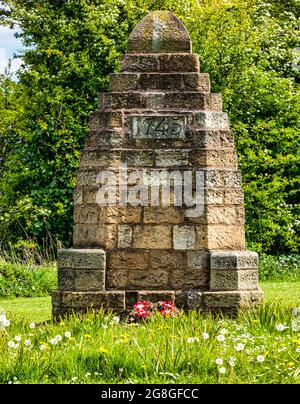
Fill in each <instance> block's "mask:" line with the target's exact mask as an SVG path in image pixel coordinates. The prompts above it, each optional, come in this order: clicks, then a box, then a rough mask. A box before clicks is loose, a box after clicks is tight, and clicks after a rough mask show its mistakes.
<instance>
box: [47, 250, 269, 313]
mask: <svg viewBox="0 0 300 404" xmlns="http://www.w3.org/2000/svg"><path fill="white" fill-rule="evenodd" d="M257 265H258V257H257V254H256V253H253V252H251V251H213V252H210V262H209V266H210V284H207V285H206V288H205V287H204V288H203V289H201V290H197V289H193V290H126V289H125V290H106V289H105V281H106V253H105V251H104V250H101V249H72V248H71V249H68V250H60V251H59V254H58V290H57V291H56V292H55V293H54V294H53V297H52V305H53V317H54V318H59V317H60V316H63V315H66V314H71V313H74V312H78V313H84V312H86V311H87V310H88V309H94V310H96V311H97V310H100V309H104V310H105V311H109V310H113V311H114V312H115V313H116V314H118V315H121V316H123V315H126V314H129V313H130V312H131V311H132V310H133V305H134V304H135V303H136V302H137V301H150V302H152V303H157V302H159V301H171V302H172V303H174V304H175V306H176V307H177V308H179V309H183V310H193V309H195V310H199V311H204V312H205V311H212V312H219V311H221V312H224V313H227V312H228V313H229V312H230V313H232V312H236V311H238V310H239V309H240V308H243V307H248V306H253V305H257V304H259V303H261V302H262V299H263V293H262V291H261V290H260V288H259V287H258V272H257Z"/></svg>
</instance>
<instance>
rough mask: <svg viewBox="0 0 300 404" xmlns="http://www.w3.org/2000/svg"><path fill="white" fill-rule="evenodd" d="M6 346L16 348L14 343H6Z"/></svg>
mask: <svg viewBox="0 0 300 404" xmlns="http://www.w3.org/2000/svg"><path fill="white" fill-rule="evenodd" d="M7 345H8V347H9V348H14V347H15V346H16V344H15V342H14V341H8V344H7Z"/></svg>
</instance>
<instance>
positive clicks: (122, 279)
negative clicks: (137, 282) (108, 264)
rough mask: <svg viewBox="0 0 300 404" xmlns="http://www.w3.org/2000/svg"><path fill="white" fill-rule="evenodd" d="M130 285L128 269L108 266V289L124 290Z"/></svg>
mask: <svg viewBox="0 0 300 404" xmlns="http://www.w3.org/2000/svg"><path fill="white" fill-rule="evenodd" d="M127 285H128V270H127V269H119V268H108V269H107V272H106V289H107V290H110V289H111V290H124V289H126V288H127Z"/></svg>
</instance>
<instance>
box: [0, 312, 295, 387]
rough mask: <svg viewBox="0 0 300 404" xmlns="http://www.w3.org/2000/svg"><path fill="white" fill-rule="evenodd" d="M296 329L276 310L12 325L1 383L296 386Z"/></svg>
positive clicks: (2, 341)
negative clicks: (235, 314)
mask: <svg viewBox="0 0 300 404" xmlns="http://www.w3.org/2000/svg"><path fill="white" fill-rule="evenodd" d="M299 329H300V317H299V314H297V313H294V315H292V313H291V311H290V310H288V309H286V308H284V307H281V306H280V305H276V306H274V305H271V306H262V307H260V308H259V309H258V310H254V309H252V310H250V311H245V312H242V313H240V315H239V316H238V317H237V318H236V319H229V318H223V317H222V316H219V317H214V316H212V315H202V314H200V313H198V312H194V311H192V312H190V313H189V314H187V315H186V314H183V313H179V314H178V315H177V316H176V317H173V318H165V317H162V316H161V315H158V316H155V317H153V318H151V319H149V320H147V321H145V322H142V323H139V324H135V323H133V324H132V323H119V319H118V318H117V317H113V315H112V314H111V315H108V316H106V315H105V314H104V313H103V312H102V313H99V314H95V313H93V312H90V313H88V314H87V315H86V316H85V317H81V316H69V317H68V318H67V319H65V320H64V321H62V322H60V323H48V324H41V325H39V326H37V327H36V328H34V329H31V328H29V324H28V323H25V322H24V321H14V320H12V322H11V326H10V327H8V328H7V331H6V332H4V333H2V335H0V350H1V356H0V383H9V382H17V383H263V384H265V383H285V384H286V383H299V382H300V376H299V375H300V360H299V359H300V353H299V351H300V338H299ZM280 330H282V331H280ZM66 332H69V333H70V334H71V337H70V334H66V336H65V333H66ZM204 333H206V334H204ZM16 336H19V337H21V341H20V342H17V341H16V339H15V337H16ZM55 337H56V338H55ZM205 338H206V339H205ZM26 340H29V342H28V341H27V342H26V343H25V341H26ZM9 341H14V343H16V344H18V343H19V344H20V345H19V346H17V347H13V348H10V347H9ZM10 345H11V344H10ZM26 345H27V346H26ZM217 359H218V363H220V364H217V363H216V360H217ZM221 362H222V363H221ZM221 368H225V374H223V373H221V372H220V370H221ZM222 371H224V369H222Z"/></svg>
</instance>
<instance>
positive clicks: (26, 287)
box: [0, 260, 57, 297]
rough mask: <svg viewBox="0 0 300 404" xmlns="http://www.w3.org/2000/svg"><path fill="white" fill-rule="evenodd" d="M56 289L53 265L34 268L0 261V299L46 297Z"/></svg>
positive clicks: (55, 275)
mask: <svg viewBox="0 0 300 404" xmlns="http://www.w3.org/2000/svg"><path fill="white" fill-rule="evenodd" d="M56 288H57V271H56V266H55V265H54V264H45V265H44V266H42V267H36V266H33V265H28V264H27V265H26V264H20V263H12V262H7V261H4V260H0V297H40V296H48V295H49V294H51V293H52V292H53V291H54V290H55V289H56Z"/></svg>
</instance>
